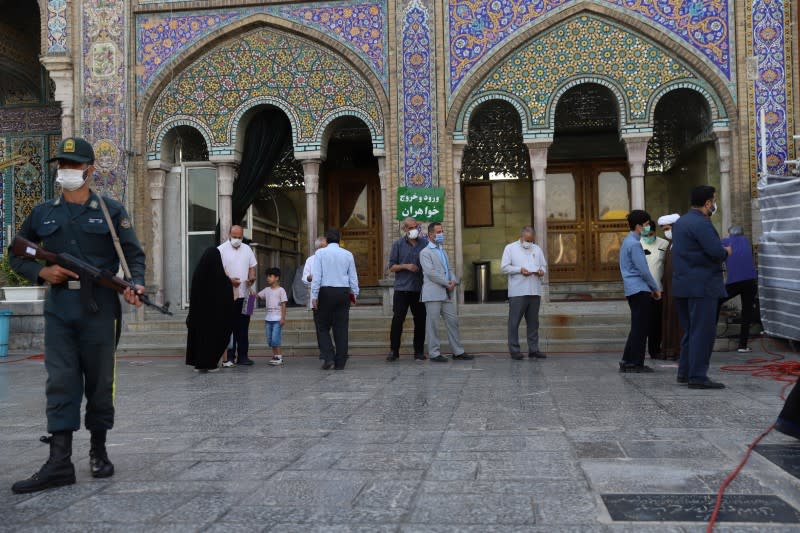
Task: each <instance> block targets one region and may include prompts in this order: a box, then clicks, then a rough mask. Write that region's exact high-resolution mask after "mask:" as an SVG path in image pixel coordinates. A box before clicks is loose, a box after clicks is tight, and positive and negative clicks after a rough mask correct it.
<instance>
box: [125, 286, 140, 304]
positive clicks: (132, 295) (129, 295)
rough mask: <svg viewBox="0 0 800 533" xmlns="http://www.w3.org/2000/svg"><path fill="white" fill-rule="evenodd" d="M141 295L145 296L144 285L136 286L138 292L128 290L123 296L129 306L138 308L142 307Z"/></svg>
mask: <svg viewBox="0 0 800 533" xmlns="http://www.w3.org/2000/svg"><path fill="white" fill-rule="evenodd" d="M140 294H144V287H143V286H142V285H136V292H134V291H133V290H132V289H130V288H127V289H125V292H123V293H122V296H123V297H124V298H125V301H126V302H128V303H129V304H131V305H135V306H136V307H141V306H142V302H141V300H139V295H140Z"/></svg>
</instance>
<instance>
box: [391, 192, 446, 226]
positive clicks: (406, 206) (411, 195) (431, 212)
mask: <svg viewBox="0 0 800 533" xmlns="http://www.w3.org/2000/svg"><path fill="white" fill-rule="evenodd" d="M406 217H414V218H415V219H417V220H419V221H427V222H442V220H444V189H440V188H433V189H429V188H413V187H400V188H399V189H398V191H397V220H403V219H404V218H406Z"/></svg>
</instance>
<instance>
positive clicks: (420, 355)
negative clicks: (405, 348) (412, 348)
mask: <svg viewBox="0 0 800 533" xmlns="http://www.w3.org/2000/svg"><path fill="white" fill-rule="evenodd" d="M427 358H428V357H427V356H426V355H425V354H424V353H422V352H417V353H415V354H414V359H416V360H417V361H425V360H426V359H427Z"/></svg>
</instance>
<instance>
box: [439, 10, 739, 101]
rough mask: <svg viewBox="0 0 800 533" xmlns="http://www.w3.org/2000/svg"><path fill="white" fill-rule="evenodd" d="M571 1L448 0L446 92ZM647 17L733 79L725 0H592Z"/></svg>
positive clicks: (453, 91) (730, 42) (451, 90)
mask: <svg viewBox="0 0 800 533" xmlns="http://www.w3.org/2000/svg"><path fill="white" fill-rule="evenodd" d="M574 1H575V0H478V1H474V0H449V10H448V13H449V21H448V26H449V38H450V45H449V47H448V50H449V65H450V69H449V76H450V92H451V94H452V93H455V91H456V89H457V88H458V86H459V85H460V84H461V83H462V82H463V81H464V79H465V77H466V76H467V74H468V73H469V72H470V70H472V69H473V68H474V67H475V66H477V65H479V64H480V63H481V62H482V61H483V60H484V59H485V58H486V57H488V55H489V54H490V53H491V51H492V50H494V49H495V48H496V47H497V46H498V45H500V44H502V43H503V42H504V41H505V40H506V39H508V38H509V37H510V36H512V35H513V34H514V33H516V32H518V31H519V30H521V29H524V28H525V27H528V26H531V25H533V24H534V23H536V22H537V21H539V20H541V19H542V18H543V17H545V16H547V15H549V14H552V13H554V12H557V11H558V10H561V9H563V8H565V7H567V5H568V4H571V3H573V2H574ZM595 3H597V4H606V5H609V6H610V7H613V8H617V9H620V10H624V11H625V12H626V13H627V14H630V15H633V16H636V17H639V18H643V19H646V20H649V21H651V22H653V23H655V24H657V25H658V26H661V27H662V28H664V29H665V30H667V31H668V32H670V33H672V34H673V35H674V36H676V37H677V38H678V39H680V40H681V41H683V42H685V43H686V44H687V45H689V46H690V47H691V48H693V49H695V50H696V51H697V53H698V54H700V55H701V56H703V57H704V58H705V59H706V60H707V61H708V62H710V63H711V64H712V65H714V66H715V67H716V68H717V69H719V70H720V71H721V72H722V73H723V74H724V76H725V78H726V79H731V66H730V48H731V46H732V41H731V37H730V35H729V31H728V30H729V17H730V14H729V11H728V0H713V1H703V2H701V1H699V0H596V2H595Z"/></svg>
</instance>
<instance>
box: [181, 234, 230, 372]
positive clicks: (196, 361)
mask: <svg viewBox="0 0 800 533" xmlns="http://www.w3.org/2000/svg"><path fill="white" fill-rule="evenodd" d="M232 302H233V285H231V280H230V278H228V276H227V275H226V274H225V269H224V268H223V267H222V256H220V253H219V250H217V248H216V247H214V246H212V247H209V248H207V249H206V251H205V252H203V256H202V257H201V258H200V262H199V263H198V264H197V268H196V269H195V271H194V274H193V275H192V288H191V290H190V292H189V316H188V317H186V327H187V329H188V330H189V331H188V335H187V337H186V364H187V365H192V366H194V368H195V370H198V371H200V372H207V371H209V370H215V369H216V368H217V366H218V365H219V360H220V358H221V357H222V354H223V353H224V352H225V349H226V348H227V346H228V340H229V339H230V336H231V331H232V330H233V320H232V318H233V317H232V316H231V314H230V312H228V310H230V308H231V305H232Z"/></svg>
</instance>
